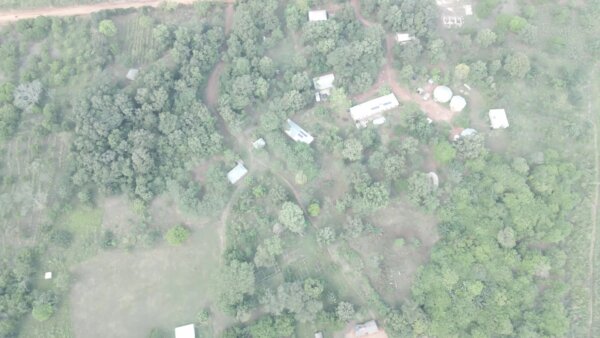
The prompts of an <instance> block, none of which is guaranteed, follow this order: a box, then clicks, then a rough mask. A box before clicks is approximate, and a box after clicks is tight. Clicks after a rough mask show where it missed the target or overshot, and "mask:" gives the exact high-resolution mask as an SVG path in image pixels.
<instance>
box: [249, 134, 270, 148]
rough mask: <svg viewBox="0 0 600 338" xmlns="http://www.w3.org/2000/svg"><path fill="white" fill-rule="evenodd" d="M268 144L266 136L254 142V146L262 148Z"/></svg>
mask: <svg viewBox="0 0 600 338" xmlns="http://www.w3.org/2000/svg"><path fill="white" fill-rule="evenodd" d="M266 145H267V142H266V141H265V139H264V138H262V137H261V138H259V139H258V140H256V141H254V142H252V147H254V149H262V148H264V147H265V146H266Z"/></svg>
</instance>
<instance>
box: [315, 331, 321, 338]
mask: <svg viewBox="0 0 600 338" xmlns="http://www.w3.org/2000/svg"><path fill="white" fill-rule="evenodd" d="M315 338H323V333H322V332H317V333H315Z"/></svg>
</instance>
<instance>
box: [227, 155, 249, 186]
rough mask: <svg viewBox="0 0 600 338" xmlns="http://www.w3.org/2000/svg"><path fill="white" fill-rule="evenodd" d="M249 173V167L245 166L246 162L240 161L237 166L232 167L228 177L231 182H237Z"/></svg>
mask: <svg viewBox="0 0 600 338" xmlns="http://www.w3.org/2000/svg"><path fill="white" fill-rule="evenodd" d="M247 173H248V169H246V167H244V162H242V161H238V164H237V165H236V166H235V168H233V169H231V170H230V171H229V172H228V173H227V179H228V180H229V182H231V184H235V183H236V182H237V181H239V180H240V179H241V178H242V177H244V176H246V174H247Z"/></svg>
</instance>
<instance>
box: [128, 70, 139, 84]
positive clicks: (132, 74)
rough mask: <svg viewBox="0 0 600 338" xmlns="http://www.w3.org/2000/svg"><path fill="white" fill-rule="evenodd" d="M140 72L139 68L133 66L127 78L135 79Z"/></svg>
mask: <svg viewBox="0 0 600 338" xmlns="http://www.w3.org/2000/svg"><path fill="white" fill-rule="evenodd" d="M139 72H140V70H139V69H136V68H131V69H129V71H128V72H127V75H126V76H125V77H126V78H127V80H131V81H133V80H135V78H136V77H137V76H138V73H139Z"/></svg>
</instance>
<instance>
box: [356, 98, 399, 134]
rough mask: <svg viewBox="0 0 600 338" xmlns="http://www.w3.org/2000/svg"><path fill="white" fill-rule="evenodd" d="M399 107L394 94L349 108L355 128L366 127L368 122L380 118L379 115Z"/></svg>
mask: <svg viewBox="0 0 600 338" xmlns="http://www.w3.org/2000/svg"><path fill="white" fill-rule="evenodd" d="M399 105H400V102H398V99H397V98H396V96H395V95H394V94H388V95H384V96H381V97H378V98H376V99H373V100H370V101H367V102H364V103H361V104H359V105H356V106H354V107H352V108H350V116H352V119H353V120H354V122H356V125H357V127H359V126H363V127H365V126H366V123H367V122H368V121H370V120H373V119H376V118H378V117H380V114H381V113H383V112H386V111H388V110H390V109H394V108H396V107H398V106H399Z"/></svg>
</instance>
